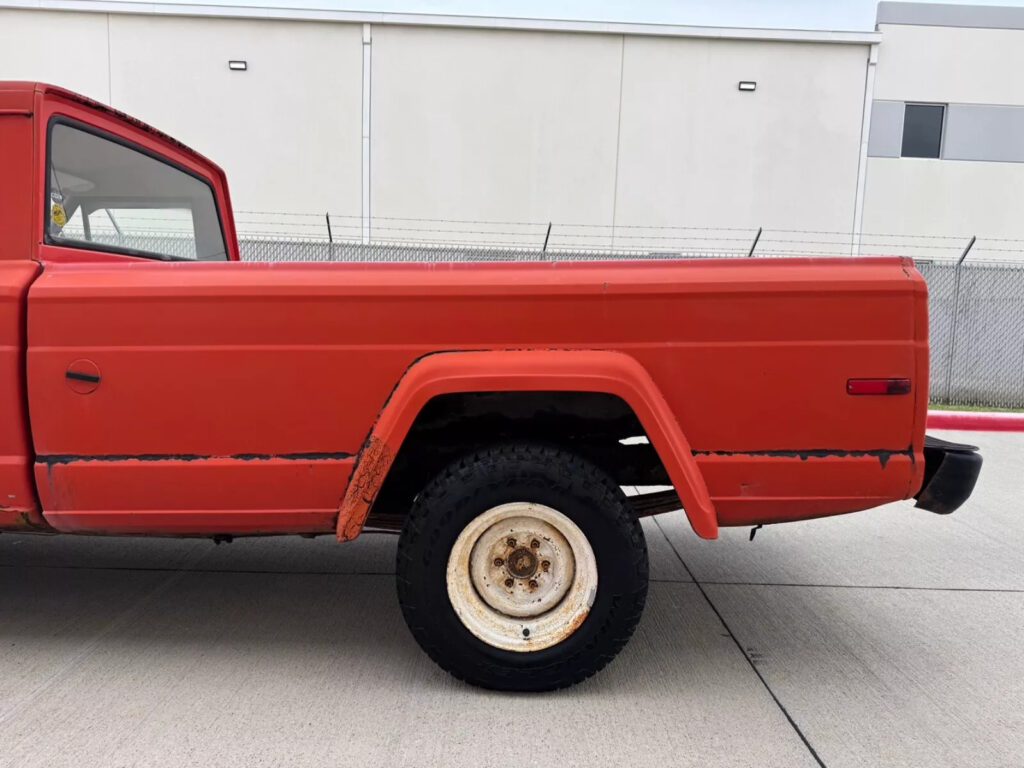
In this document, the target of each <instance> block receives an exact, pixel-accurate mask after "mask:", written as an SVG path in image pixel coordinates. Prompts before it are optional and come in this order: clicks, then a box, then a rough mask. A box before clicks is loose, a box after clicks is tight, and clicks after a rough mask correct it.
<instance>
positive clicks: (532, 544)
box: [530, 539, 540, 549]
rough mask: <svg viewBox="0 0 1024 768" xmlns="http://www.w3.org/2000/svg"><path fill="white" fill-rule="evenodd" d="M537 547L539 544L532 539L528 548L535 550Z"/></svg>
mask: <svg viewBox="0 0 1024 768" xmlns="http://www.w3.org/2000/svg"><path fill="white" fill-rule="evenodd" d="M539 546H540V542H539V541H537V540H536V539H534V540H533V541H531V542H530V547H531V548H532V549H536V548H537V547H539Z"/></svg>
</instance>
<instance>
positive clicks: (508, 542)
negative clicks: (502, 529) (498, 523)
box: [505, 537, 516, 547]
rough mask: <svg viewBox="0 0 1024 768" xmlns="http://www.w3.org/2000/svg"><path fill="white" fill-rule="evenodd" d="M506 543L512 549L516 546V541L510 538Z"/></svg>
mask: <svg viewBox="0 0 1024 768" xmlns="http://www.w3.org/2000/svg"><path fill="white" fill-rule="evenodd" d="M505 543H506V544H508V545H509V546H510V547H514V546H515V545H516V540H515V539H513V538H512V537H509V539H508V541H506V542H505Z"/></svg>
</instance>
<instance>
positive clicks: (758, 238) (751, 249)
mask: <svg viewBox="0 0 1024 768" xmlns="http://www.w3.org/2000/svg"><path fill="white" fill-rule="evenodd" d="M761 230H762V227H758V228H757V234H756V235H754V242H752V243H751V244H750V250H749V251H748V252H747V258H748V259H749V258H750V257H751V256H753V255H754V249H755V248H757V241H758V240H760V239H761Z"/></svg>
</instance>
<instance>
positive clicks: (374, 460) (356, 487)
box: [338, 437, 395, 541]
mask: <svg viewBox="0 0 1024 768" xmlns="http://www.w3.org/2000/svg"><path fill="white" fill-rule="evenodd" d="M394 460H395V452H394V451H393V450H392V448H391V446H389V445H388V444H387V443H386V442H384V441H383V440H381V439H380V438H379V437H371V438H370V440H369V442H367V444H366V447H365V448H364V449H363V451H362V453H361V454H359V459H358V461H357V463H356V468H355V471H354V472H353V473H352V479H351V481H349V484H348V490H346V491H345V498H344V499H343V500H342V502H341V507H340V508H339V509H338V541H350V540H352V539H354V538H355V537H356V536H358V535H359V532H360V531H361V530H362V529H363V523H365V522H366V516H367V515H368V514H369V513H370V507H372V506H373V502H374V499H376V498H377V494H378V493H379V492H380V488H381V486H382V485H383V484H384V478H385V477H387V474H388V470H389V469H391V464H392V462H393V461H394Z"/></svg>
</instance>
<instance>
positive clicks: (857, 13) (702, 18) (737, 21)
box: [160, 0, 1024, 31]
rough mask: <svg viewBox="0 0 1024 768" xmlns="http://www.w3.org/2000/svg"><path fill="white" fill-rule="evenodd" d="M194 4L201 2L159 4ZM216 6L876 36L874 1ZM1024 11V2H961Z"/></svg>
mask: <svg viewBox="0 0 1024 768" xmlns="http://www.w3.org/2000/svg"><path fill="white" fill-rule="evenodd" d="M160 2H163V3H165V4H182V5H188V4H195V3H202V2H203V0H160ZM213 3H214V4H218V5H242V6H269V7H277V8H287V7H291V8H316V9H331V10H346V11H385V12H396V13H441V14H455V15H467V16H514V17H526V18H541V19H573V20H586V21H629V22H649V23H661V24H686V25H694V26H702V27H758V28H766V29H816V30H821V29H831V30H857V31H864V30H872V29H874V28H875V8H876V5H877V3H876V0H213ZM958 4H960V5H1024V0H985V1H984V2H971V0H960V2H959V3H958Z"/></svg>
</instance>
